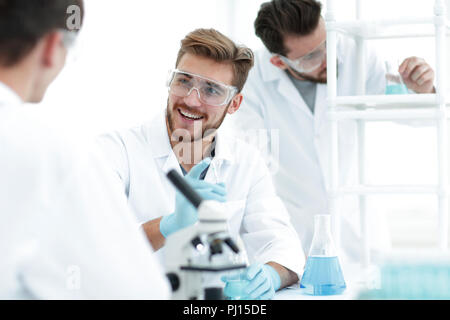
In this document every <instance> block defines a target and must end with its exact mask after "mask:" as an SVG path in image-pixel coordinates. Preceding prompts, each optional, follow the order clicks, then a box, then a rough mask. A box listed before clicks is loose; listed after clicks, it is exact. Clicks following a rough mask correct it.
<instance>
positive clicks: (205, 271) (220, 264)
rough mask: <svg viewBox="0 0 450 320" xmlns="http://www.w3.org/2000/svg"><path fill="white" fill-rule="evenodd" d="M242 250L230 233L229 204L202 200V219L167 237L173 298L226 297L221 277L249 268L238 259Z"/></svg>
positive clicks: (165, 258)
mask: <svg viewBox="0 0 450 320" xmlns="http://www.w3.org/2000/svg"><path fill="white" fill-rule="evenodd" d="M241 249H242V248H239V247H238V245H237V244H236V243H235V241H234V240H233V239H232V238H231V236H230V234H229V232H228V224H227V212H226V211H225V206H224V205H223V204H222V203H219V202H216V201H202V202H201V204H200V206H199V207H198V222H197V223H196V224H195V225H193V226H190V227H187V228H184V229H182V230H180V231H178V232H176V233H174V234H172V235H171V236H169V237H168V238H167V240H166V245H165V254H164V260H165V266H166V269H167V276H168V278H169V281H170V283H171V285H172V290H173V293H172V299H174V300H221V299H223V284H221V283H220V277H221V276H222V275H223V274H225V273H226V272H229V271H231V270H237V269H242V268H245V267H246V264H242V263H237V262H236V261H238V259H236V257H237V255H239V254H240V253H241V252H242V250H241Z"/></svg>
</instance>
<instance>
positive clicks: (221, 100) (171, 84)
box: [167, 70, 238, 107]
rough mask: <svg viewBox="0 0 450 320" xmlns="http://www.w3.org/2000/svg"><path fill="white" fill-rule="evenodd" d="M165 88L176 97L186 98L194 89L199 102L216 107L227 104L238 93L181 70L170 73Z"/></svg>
mask: <svg viewBox="0 0 450 320" xmlns="http://www.w3.org/2000/svg"><path fill="white" fill-rule="evenodd" d="M167 87H168V88H169V92H170V93H172V94H174V95H176V96H178V97H187V96H189V95H190V94H191V92H192V90H194V89H195V90H197V95H198V98H199V100H200V101H201V102H203V103H205V104H207V105H211V106H216V107H220V106H224V105H227V104H229V103H230V101H231V99H233V97H234V96H235V95H236V93H237V91H238V90H237V88H236V87H233V86H229V85H226V84H224V83H221V82H218V81H214V80H212V79H208V78H205V77H202V76H199V75H197V74H193V73H189V72H185V71H181V70H171V71H170V73H169V78H168V79H167Z"/></svg>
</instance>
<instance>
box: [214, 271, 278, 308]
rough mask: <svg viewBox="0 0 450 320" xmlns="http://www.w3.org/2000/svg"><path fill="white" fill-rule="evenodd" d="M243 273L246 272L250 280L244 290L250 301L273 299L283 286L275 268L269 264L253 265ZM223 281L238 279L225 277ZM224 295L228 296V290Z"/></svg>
mask: <svg viewBox="0 0 450 320" xmlns="http://www.w3.org/2000/svg"><path fill="white" fill-rule="evenodd" d="M241 272H244V273H245V277H246V279H247V280H249V283H248V284H247V286H246V287H245V288H244V292H245V293H246V296H247V298H248V299H250V300H269V299H272V298H273V297H274V296H275V291H277V290H278V289H279V288H280V286H281V278H280V275H279V274H278V272H277V271H276V270H275V269H274V268H273V267H271V266H269V265H267V264H261V263H257V264H253V265H251V266H250V267H248V268H247V269H245V271H241ZM241 277H242V276H241ZM221 279H222V281H223V282H225V283H226V282H227V281H228V280H232V279H236V277H235V276H223V277H222V278H221ZM224 293H225V295H227V292H226V288H225V291H224Z"/></svg>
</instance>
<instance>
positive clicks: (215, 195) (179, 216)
mask: <svg viewBox="0 0 450 320" xmlns="http://www.w3.org/2000/svg"><path fill="white" fill-rule="evenodd" d="M210 163H211V159H210V158H206V159H204V160H203V161H201V162H200V163H198V164H197V165H195V166H194V167H193V168H192V169H191V170H190V171H189V173H188V174H187V175H186V176H185V177H184V178H185V180H186V182H187V183H189V185H190V186H191V187H192V188H193V189H194V190H195V191H197V192H198V194H199V195H200V196H201V197H202V198H203V199H205V200H216V201H220V202H225V201H226V190H225V184H223V183H219V184H211V183H208V182H205V181H203V180H200V175H201V174H202V172H203V171H204V170H205V169H206V168H207V167H208V166H209V164H210ZM197 220H198V214H197V209H196V208H195V207H194V206H193V205H192V204H191V203H190V202H189V201H188V200H187V199H186V198H185V197H184V195H183V194H181V193H180V192H178V191H177V193H176V196H175V212H174V213H172V214H170V215H167V216H164V217H163V218H162V219H161V221H160V223H159V230H160V231H161V234H162V235H163V236H164V237H165V238H167V237H168V236H170V235H171V234H172V233H174V232H176V231H178V230H181V229H183V228H186V227H188V226H190V225H193V224H194V223H196V222H197Z"/></svg>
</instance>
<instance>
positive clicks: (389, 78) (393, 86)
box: [385, 61, 408, 94]
mask: <svg viewBox="0 0 450 320" xmlns="http://www.w3.org/2000/svg"><path fill="white" fill-rule="evenodd" d="M385 64H386V90H385V94H408V88H407V87H406V85H405V84H404V83H403V79H402V76H401V75H400V73H399V72H398V63H397V64H395V63H392V62H389V61H386V62H385Z"/></svg>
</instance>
